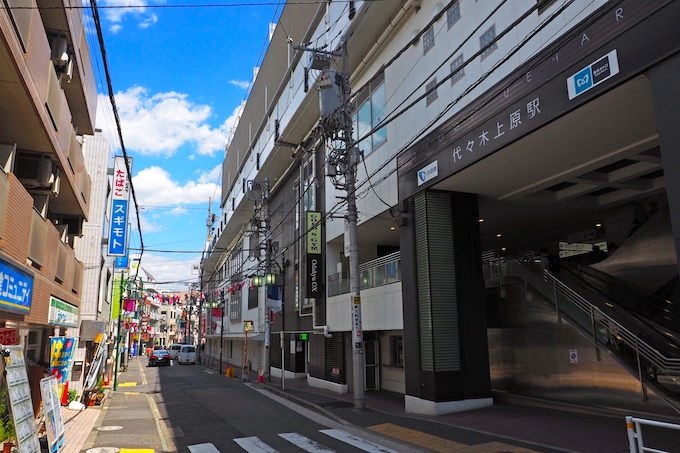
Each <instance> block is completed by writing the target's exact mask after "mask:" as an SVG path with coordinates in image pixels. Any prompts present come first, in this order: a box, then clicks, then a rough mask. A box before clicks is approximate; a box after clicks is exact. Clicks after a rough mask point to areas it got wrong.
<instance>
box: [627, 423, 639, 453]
mask: <svg viewBox="0 0 680 453" xmlns="http://www.w3.org/2000/svg"><path fill="white" fill-rule="evenodd" d="M626 432H627V433H628V448H630V453H638V449H637V442H636V441H635V438H636V436H635V423H634V422H633V417H631V416H629V415H628V416H626Z"/></svg>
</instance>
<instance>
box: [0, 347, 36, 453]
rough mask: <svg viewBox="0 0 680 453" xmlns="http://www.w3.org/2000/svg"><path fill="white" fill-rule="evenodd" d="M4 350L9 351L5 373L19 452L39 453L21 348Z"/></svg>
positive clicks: (31, 401) (29, 389)
mask: <svg viewBox="0 0 680 453" xmlns="http://www.w3.org/2000/svg"><path fill="white" fill-rule="evenodd" d="M5 349H8V350H9V356H7V357H5V373H6V379H7V388H8V389H9V392H8V393H9V402H10V406H11V408H12V419H13V420H14V431H15V435H16V439H17V443H18V444H19V445H18V446H19V452H20V453H40V441H38V431H37V430H36V426H35V417H34V416H33V400H32V399H31V388H30V386H29V384H28V373H27V372H26V360H25V359H24V353H23V351H22V350H21V346H5Z"/></svg>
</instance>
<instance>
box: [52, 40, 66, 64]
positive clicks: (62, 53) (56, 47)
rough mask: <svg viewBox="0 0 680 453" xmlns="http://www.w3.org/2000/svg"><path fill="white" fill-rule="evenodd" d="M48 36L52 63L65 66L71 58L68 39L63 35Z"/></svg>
mask: <svg viewBox="0 0 680 453" xmlns="http://www.w3.org/2000/svg"><path fill="white" fill-rule="evenodd" d="M49 38H50V47H51V48H52V63H54V65H55V66H65V65H66V64H67V63H68V62H69V60H70V59H71V57H70V56H69V53H68V41H67V40H66V38H65V37H63V36H50V37H49Z"/></svg>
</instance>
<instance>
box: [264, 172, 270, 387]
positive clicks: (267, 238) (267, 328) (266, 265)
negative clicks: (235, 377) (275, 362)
mask: <svg viewBox="0 0 680 453" xmlns="http://www.w3.org/2000/svg"><path fill="white" fill-rule="evenodd" d="M262 210H263V214H262V216H263V217H264V246H265V252H264V253H265V258H264V259H265V261H264V272H265V281H264V283H265V285H264V373H265V381H267V382H269V381H270V379H271V377H270V372H269V371H270V370H269V359H270V357H269V352H270V351H269V340H270V338H269V333H270V331H271V324H270V316H269V307H268V306H267V286H269V283H270V282H268V281H267V275H268V274H270V271H271V269H270V268H269V267H270V265H271V262H270V260H271V250H272V244H271V242H272V240H271V235H272V232H271V221H270V219H269V178H265V180H264V185H263V188H262Z"/></svg>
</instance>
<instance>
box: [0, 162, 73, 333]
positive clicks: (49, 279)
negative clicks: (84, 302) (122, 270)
mask: <svg viewBox="0 0 680 453" xmlns="http://www.w3.org/2000/svg"><path fill="white" fill-rule="evenodd" d="M0 256H2V258H3V259H4V260H5V261H8V262H10V263H11V264H13V265H14V266H15V267H17V268H19V269H21V270H22V271H23V272H25V273H26V274H27V275H32V276H33V277H32V280H33V282H34V292H33V297H32V305H33V306H29V310H28V311H27V313H23V314H24V315H26V316H27V318H26V321H27V322H37V323H47V308H46V307H47V304H48V301H49V297H50V296H55V297H58V298H59V299H61V300H63V301H65V302H68V303H70V304H72V305H74V306H76V307H77V306H80V298H81V292H82V285H83V271H84V267H83V263H81V262H80V261H78V260H77V259H76V258H75V253H74V251H73V249H72V248H71V247H70V246H69V245H67V244H66V243H65V242H64V240H63V232H62V231H61V230H60V229H59V228H58V227H57V226H56V225H53V224H52V222H50V221H49V220H46V219H44V218H43V217H42V216H41V215H40V213H39V212H38V211H37V210H36V209H35V207H34V206H33V201H32V199H31V197H30V196H29V195H28V193H27V191H26V189H25V188H24V187H23V186H22V184H21V183H20V181H19V180H18V179H17V178H16V177H15V176H14V175H13V174H11V173H10V174H6V173H5V172H4V171H2V170H1V169H0ZM36 306H38V307H39V308H38V310H34V308H35V307H36ZM43 316H44V319H43V318H42V317H43Z"/></svg>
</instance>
